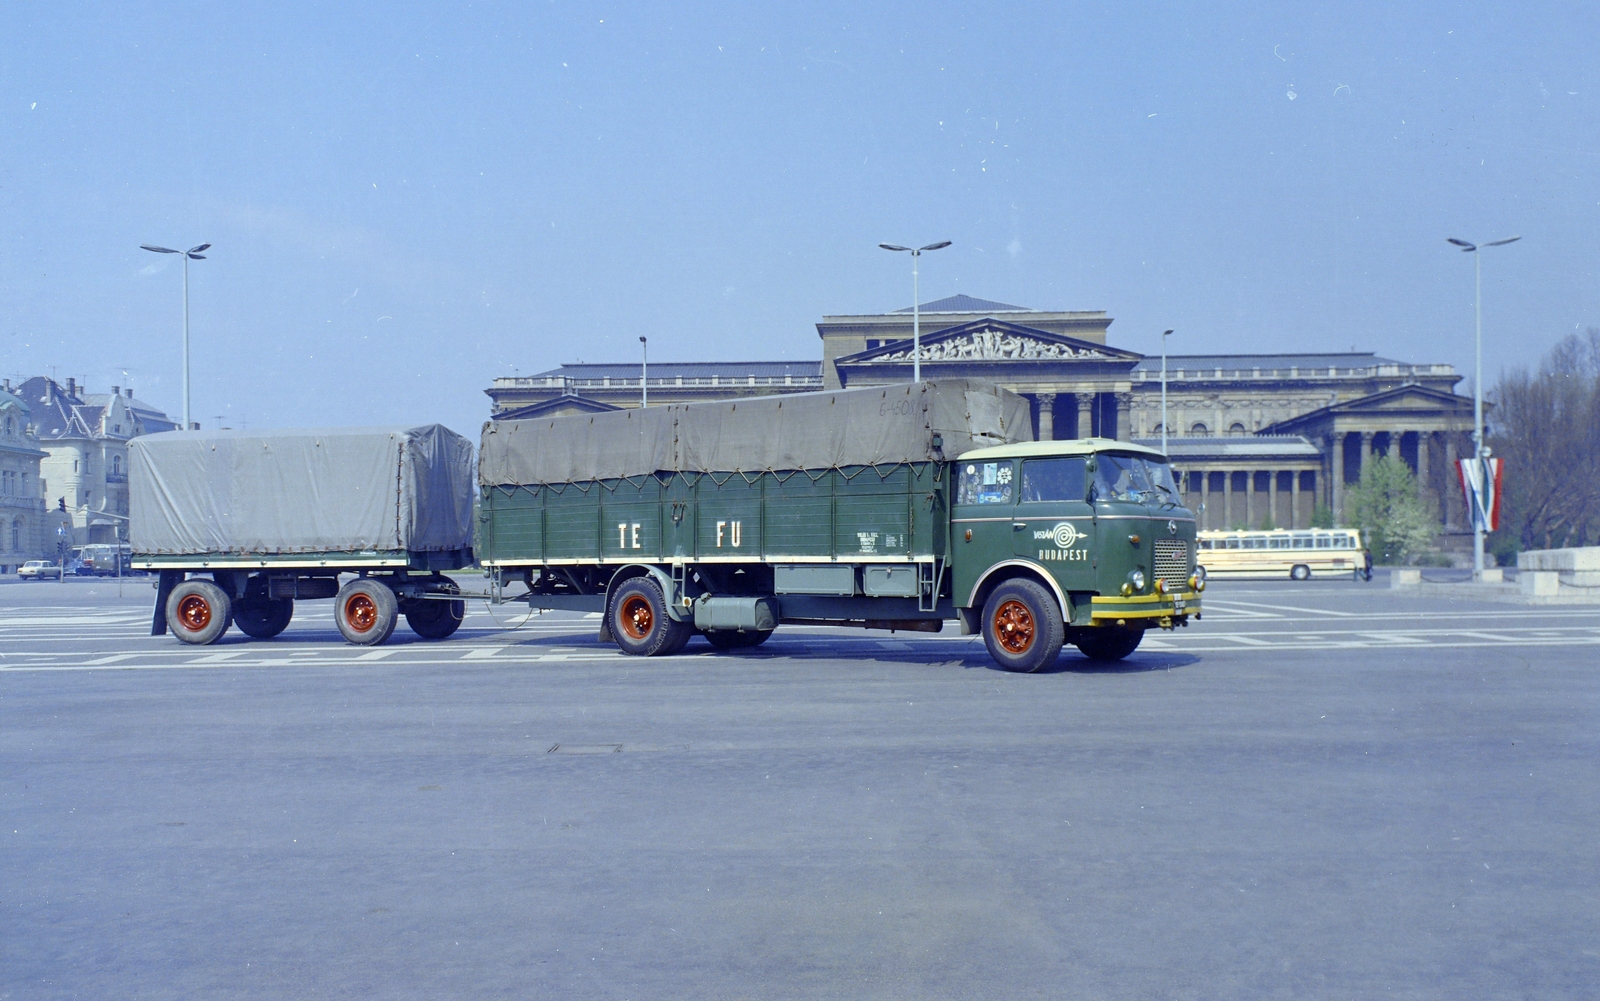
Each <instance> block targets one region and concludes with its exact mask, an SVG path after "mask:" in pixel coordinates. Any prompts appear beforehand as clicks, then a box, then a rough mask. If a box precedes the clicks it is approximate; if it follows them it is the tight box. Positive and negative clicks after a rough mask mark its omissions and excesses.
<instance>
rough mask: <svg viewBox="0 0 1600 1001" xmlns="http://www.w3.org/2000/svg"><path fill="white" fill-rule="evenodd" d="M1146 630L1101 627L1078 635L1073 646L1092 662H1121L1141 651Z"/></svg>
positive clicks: (1128, 627) (1125, 627)
mask: <svg viewBox="0 0 1600 1001" xmlns="http://www.w3.org/2000/svg"><path fill="white" fill-rule="evenodd" d="M1142 639H1144V630H1143V629H1138V628H1134V627H1130V626H1099V627H1097V628H1094V629H1087V630H1084V631H1083V632H1081V633H1079V634H1078V638H1077V639H1076V640H1074V641H1073V645H1074V646H1076V647H1077V648H1078V650H1079V651H1080V652H1081V653H1082V654H1083V655H1084V656H1085V657H1088V658H1089V659H1090V660H1098V661H1113V660H1121V659H1122V658H1124V657H1126V656H1127V655H1128V654H1130V653H1132V652H1133V651H1135V650H1137V649H1139V641H1140V640H1142Z"/></svg>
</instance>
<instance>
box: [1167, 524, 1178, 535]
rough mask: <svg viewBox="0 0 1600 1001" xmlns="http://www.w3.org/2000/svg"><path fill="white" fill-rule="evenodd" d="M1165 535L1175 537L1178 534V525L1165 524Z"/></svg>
mask: <svg viewBox="0 0 1600 1001" xmlns="http://www.w3.org/2000/svg"><path fill="white" fill-rule="evenodd" d="M1167 534H1168V535H1177V534H1178V523H1177V522H1176V521H1169V522H1167Z"/></svg>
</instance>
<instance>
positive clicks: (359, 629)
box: [333, 578, 400, 646]
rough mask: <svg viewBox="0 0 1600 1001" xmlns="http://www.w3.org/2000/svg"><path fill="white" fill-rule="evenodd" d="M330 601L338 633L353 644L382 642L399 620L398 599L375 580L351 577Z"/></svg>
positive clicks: (367, 644) (374, 644)
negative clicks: (351, 579)
mask: <svg viewBox="0 0 1600 1001" xmlns="http://www.w3.org/2000/svg"><path fill="white" fill-rule="evenodd" d="M333 601H334V606H333V620H334V621H335V622H337V623H338V624H339V632H340V634H342V635H343V636H344V638H345V639H347V640H349V641H350V642H351V643H354V644H356V645H357V646H377V645H378V644H379V643H382V642H384V641H385V640H387V639H388V638H389V637H390V635H392V634H393V633H394V627H395V623H397V622H399V621H400V601H399V599H398V598H396V597H395V596H394V592H393V591H391V590H389V589H388V588H387V587H385V586H383V585H382V584H380V583H378V582H377V581H375V580H368V579H366V578H359V579H357V580H353V581H351V582H350V583H348V584H346V585H345V586H344V587H341V588H340V589H339V594H338V595H337V596H336V597H335V598H334V599H333Z"/></svg>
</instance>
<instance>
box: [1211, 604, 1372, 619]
mask: <svg viewBox="0 0 1600 1001" xmlns="http://www.w3.org/2000/svg"><path fill="white" fill-rule="evenodd" d="M1201 604H1202V605H1208V604H1209V605H1215V604H1219V602H1215V601H1209V602H1208V601H1206V600H1205V599H1201ZM1220 604H1223V607H1227V608H1232V607H1233V605H1232V604H1231V603H1220ZM1243 604H1244V607H1246V608H1276V609H1277V610H1279V611H1280V612H1306V613H1309V614H1311V615H1331V616H1335V617H1337V618H1346V619H1359V618H1362V617H1363V616H1362V615H1361V613H1359V612H1336V611H1334V610H1333V609H1331V608H1301V607H1300V606H1298V605H1269V604H1267V603H1265V602H1261V601H1252V602H1248V603H1243Z"/></svg>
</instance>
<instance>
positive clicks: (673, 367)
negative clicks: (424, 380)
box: [495, 361, 822, 386]
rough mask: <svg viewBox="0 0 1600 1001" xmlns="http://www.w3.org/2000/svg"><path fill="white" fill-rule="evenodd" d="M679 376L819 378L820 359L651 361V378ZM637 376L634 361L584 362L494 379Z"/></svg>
mask: <svg viewBox="0 0 1600 1001" xmlns="http://www.w3.org/2000/svg"><path fill="white" fill-rule="evenodd" d="M678 376H682V377H683V378H685V379H701V378H709V377H711V376H717V377H720V378H744V377H746V376H755V377H756V378H767V377H781V376H794V377H795V378H808V379H820V378H822V362H821V361H691V362H682V361H677V362H674V361H653V362H651V363H650V378H651V379H652V380H655V379H672V378H676V377H678ZM604 378H609V379H637V378H639V365H638V364H637V363H633V364H624V365H616V364H594V365H590V364H585V363H583V362H576V363H573V364H567V365H562V366H561V367H560V368H552V369H548V370H546V371H543V372H535V373H534V374H532V375H524V376H517V377H504V376H502V377H500V378H497V379H495V385H496V386H515V385H527V386H536V385H541V384H544V382H545V380H547V379H604Z"/></svg>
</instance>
